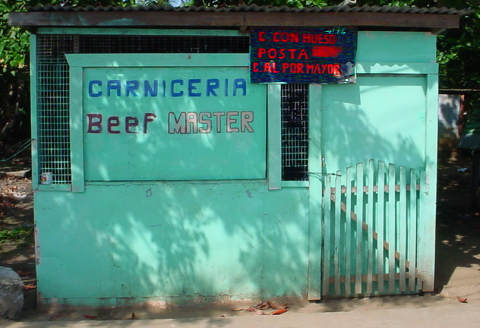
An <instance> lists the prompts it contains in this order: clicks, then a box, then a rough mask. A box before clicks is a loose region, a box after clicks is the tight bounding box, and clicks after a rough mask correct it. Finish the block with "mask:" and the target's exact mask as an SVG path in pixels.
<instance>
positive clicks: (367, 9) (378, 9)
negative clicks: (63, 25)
mask: <svg viewBox="0 0 480 328" xmlns="http://www.w3.org/2000/svg"><path fill="white" fill-rule="evenodd" d="M29 11H30V12H38V11H43V12H93V11H95V12H102V11H128V12H131V11H163V12H168V11H174V12H265V13H267V12H268V13H275V12H291V13H329V12H346V13H356V12H363V13H392V14H395V13H402V14H436V15H467V14H469V13H471V10H469V9H454V8H446V7H441V8H437V7H428V8H420V7H395V6H367V5H364V6H353V7H350V6H343V7H341V6H330V7H305V8H295V7H287V6H281V7H270V6H257V5H250V6H234V7H222V8H214V7H195V6H190V7H171V6H135V7H112V6H108V7H102V6H87V7H72V6H51V5H47V6H36V7H33V8H31V9H30V10H29Z"/></svg>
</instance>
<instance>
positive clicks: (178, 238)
mask: <svg viewBox="0 0 480 328" xmlns="http://www.w3.org/2000/svg"><path fill="white" fill-rule="evenodd" d="M99 31H100V30H96V32H97V33H98V32H99ZM49 32H50V31H49ZM172 33H175V31H172ZM358 40H359V41H358V57H357V58H358V60H357V62H358V64H357V73H358V83H357V84H355V85H342V86H333V85H332V86H330V85H329V86H319V85H312V86H311V87H310V114H309V119H310V147H309V149H310V153H309V171H310V172H311V173H312V175H311V176H310V183H304V182H302V183H288V185H290V187H285V186H286V185H287V183H286V182H281V183H279V181H278V180H279V174H278V173H279V171H278V170H279V165H280V156H279V154H278V150H279V145H278V140H270V139H271V138H272V136H275V135H278V127H279V125H278V124H279V120H280V115H279V111H280V108H279V105H280V102H279V91H280V88H279V87H278V86H270V87H269V88H268V90H267V93H268V101H267V105H265V103H264V106H265V107H268V117H267V122H266V123H267V131H266V135H267V136H270V139H269V138H268V137H266V138H264V144H263V145H260V146H261V147H266V155H265V156H264V158H266V159H265V160H266V164H265V165H266V172H267V177H266V179H261V180H222V181H216V182H215V181H203V182H202V181H171V182H161V181H153V182H152V181H146V182H138V181H137V182H128V181H126V182H85V181H86V180H87V181H88V180H89V179H88V174H87V179H85V175H84V173H85V172H88V169H87V167H88V165H87V164H86V163H87V161H88V160H89V158H91V156H92V154H91V153H90V152H89V147H90V146H88V145H87V143H85V144H84V131H85V130H84V127H83V124H84V123H82V122H83V120H82V116H81V112H80V113H77V112H75V111H72V112H71V113H72V118H71V123H72V127H73V129H72V133H71V138H72V169H73V170H72V174H73V176H72V181H73V187H72V189H73V190H74V191H76V192H69V191H60V188H63V189H65V187H64V186H59V187H58V188H59V189H58V190H55V189H56V186H38V189H39V190H37V191H36V192H35V221H36V225H37V230H38V236H37V238H38V247H39V264H38V267H37V275H38V291H39V293H40V296H41V299H42V301H44V302H49V301H53V300H54V299H57V300H58V301H60V302H66V303H71V304H88V305H102V304H119V303H122V302H124V301H125V300H133V301H143V300H146V298H150V297H155V298H159V299H163V300H167V301H182V300H192V299H195V298H198V297H207V298H209V297H212V298H219V297H220V298H221V297H227V298H233V299H241V298H255V297H264V298H269V297H272V296H300V297H309V298H319V297H320V295H321V283H320V282H321V258H320V257H321V252H320V250H321V242H322V236H321V234H322V232H321V229H322V228H321V226H320V225H319V219H318V215H319V213H321V200H320V199H321V197H320V196H319V195H320V193H321V190H322V189H321V188H322V186H321V184H319V183H318V180H317V179H315V177H314V176H313V175H315V174H321V173H322V172H327V173H330V172H333V171H334V170H336V169H338V168H342V169H343V168H345V167H346V166H348V165H353V164H355V163H356V162H358V161H366V160H368V159H370V158H375V159H383V160H391V161H394V162H395V164H399V165H400V164H401V165H407V166H409V167H418V166H422V167H425V168H426V170H427V175H428V176H429V178H428V181H429V183H430V186H431V187H430V188H431V189H430V192H429V193H428V195H426V196H425V199H426V201H425V202H426V204H427V205H426V206H425V207H424V208H423V209H422V210H423V211H424V214H425V215H424V216H423V218H422V220H423V221H422V222H421V224H420V225H419V242H418V245H419V246H418V257H417V258H418V262H419V263H420V264H419V270H420V271H421V273H422V274H424V275H425V277H426V278H427V281H428V282H431V283H433V265H434V263H433V260H432V259H433V255H434V227H435V185H436V174H435V170H436V155H435V154H436V130H435V129H436V124H435V123H436V121H435V120H436V110H437V106H436V104H435V103H434V100H433V99H434V98H435V96H436V93H437V91H436V85H437V84H436V79H437V73H436V69H437V68H436V65H435V64H434V57H435V36H434V35H432V34H428V33H423V32H421V33H420V32H418V33H415V32H359V39H358ZM175 56H176V55H175ZM216 56H217V57H215V58H216V59H215V60H208V61H206V62H202V60H203V59H202V58H207V57H195V56H194V57H192V61H196V62H197V64H198V65H204V66H208V65H214V66H215V65H216V66H221V65H222V62H221V61H222V59H221V56H225V55H216ZM177 57H178V56H177ZM91 58H93V57H91ZM172 58H173V57H172ZM223 58H226V57H223ZM229 58H230V57H229ZM231 58H234V59H232V60H233V61H240V62H241V63H240V64H234V65H233V64H232V65H233V66H246V65H248V59H247V58H248V57H247V56H244V57H231ZM235 58H236V59H235ZM242 58H244V59H242ZM97 59H98V58H96V57H95V58H93V59H92V61H95V60H97ZM115 60H117V62H120V64H119V65H120V66H121V61H122V58H121V56H118V55H116V57H115ZM152 60H154V58H153V57H152ZM182 60H183V59H182ZM232 60H231V59H229V60H227V61H228V62H232ZM126 61H127V60H126ZM139 61H140V59H139ZM129 63H130V65H133V66H135V65H136V64H138V63H136V62H135V61H133V62H132V61H130V62H129ZM197 64H195V65H197ZM70 74H71V76H74V75H75V74H77V75H75V76H78V74H80V76H82V75H81V74H82V73H81V68H80V67H78V65H77V66H76V67H72V68H71V70H70ZM78 83H79V81H78V78H77V80H76V81H73V84H72V86H73V87H72V88H71V92H72V94H73V95H74V98H75V99H76V100H75V99H73V100H72V99H71V105H72V104H73V105H74V106H81V99H82V98H81V97H82V92H81V84H80V85H79V84H78ZM79 90H80V91H79ZM78 99H80V103H79V100H78ZM72 101H73V102H72ZM264 101H266V99H265V100H264ZM274 107H276V108H277V109H275V108H274ZM265 112H267V108H265ZM32 126H34V124H32ZM270 129H274V130H270ZM34 137H35V136H34ZM34 156H35V155H34ZM112 156H115V155H112ZM34 160H36V158H34ZM207 160H208V159H207ZM238 165H241V163H238ZM90 169H92V168H90ZM138 169H139V170H141V168H138ZM292 185H293V186H294V185H297V187H292ZM68 188H69V187H68ZM47 189H48V190H47ZM273 189H278V190H273ZM432 228H433V229H432ZM428 287H429V286H428V285H427V286H426V288H424V290H428ZM432 288H433V285H432ZM307 293H308V295H307ZM131 298H133V299H131Z"/></svg>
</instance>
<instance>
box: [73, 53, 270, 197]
mask: <svg viewBox="0 0 480 328" xmlns="http://www.w3.org/2000/svg"><path fill="white" fill-rule="evenodd" d="M66 57H67V61H68V63H69V65H70V86H71V88H70V114H71V115H70V127H71V128H70V138H71V145H72V146H71V159H72V191H83V189H84V186H83V185H84V182H85V180H87V179H85V169H86V167H85V166H86V165H85V155H86V154H84V152H85V150H86V149H84V147H85V145H84V134H85V128H86V127H85V124H86V123H85V122H84V121H85V117H84V116H85V113H84V110H85V108H84V105H85V104H84V99H83V97H84V88H85V87H86V86H84V79H85V69H87V68H105V67H108V68H117V67H118V68H124V67H134V68H135V67H142V68H157V67H162V68H164V67H171V68H173V67H204V68H209V67H225V68H229V67H236V68H242V69H245V72H246V74H245V76H246V78H247V84H248V83H249V81H248V55H247V54H218V55H216V54H134V56H133V54H115V55H112V54H67V55H66ZM255 88H257V87H255ZM263 88H264V90H265V91H264V92H263V94H264V96H265V99H264V100H265V104H266V98H267V89H266V86H265V87H263ZM265 107H266V106H265ZM227 109H228V108H226V109H225V110H227ZM265 111H266V108H265ZM266 120H267V117H266V114H265V119H264V121H263V122H264V123H265V124H264V127H263V128H262V131H261V133H263V135H262V136H260V137H259V138H262V147H263V149H264V155H263V158H264V160H263V163H262V165H263V169H262V170H263V173H262V174H261V176H258V175H257V176H252V177H242V178H235V177H232V178H225V177H223V178H218V179H216V178H200V179H190V178H188V177H187V178H185V179H163V178H159V179H139V180H137V179H133V180H131V179H126V180H124V181H149V180H151V181H155V180H158V181H166V180H170V181H172V180H173V181H175V180H180V181H181V180H231V179H234V180H235V179H248V180H250V179H260V180H266V178H267V174H266V171H267V162H266V147H267V146H266V144H267V138H266V133H267V122H266ZM259 122H260V121H259ZM260 123H261V122H260ZM93 181H99V182H101V181H105V182H108V181H110V180H108V179H107V180H92V182H93ZM115 181H120V180H111V182H115Z"/></svg>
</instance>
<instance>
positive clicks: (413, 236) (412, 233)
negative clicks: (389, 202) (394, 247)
mask: <svg viewBox="0 0 480 328" xmlns="http://www.w3.org/2000/svg"><path fill="white" fill-rule="evenodd" d="M416 185H417V175H416V173H415V170H414V169H411V170H410V211H409V212H410V216H409V221H408V228H409V229H408V233H409V235H408V261H409V262H410V267H409V268H408V286H409V289H410V291H412V292H414V291H416V288H415V273H416V267H417V254H416V253H417V190H416V189H417V188H416Z"/></svg>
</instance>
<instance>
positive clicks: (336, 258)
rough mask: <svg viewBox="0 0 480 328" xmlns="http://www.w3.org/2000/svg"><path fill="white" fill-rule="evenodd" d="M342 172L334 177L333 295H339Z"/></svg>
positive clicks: (338, 172)
mask: <svg viewBox="0 0 480 328" xmlns="http://www.w3.org/2000/svg"><path fill="white" fill-rule="evenodd" d="M341 177H342V172H341V171H337V174H336V177H335V249H334V260H333V262H334V267H335V269H334V271H335V295H336V296H340V265H339V253H340V247H341V243H340V209H341V204H342V185H341Z"/></svg>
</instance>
